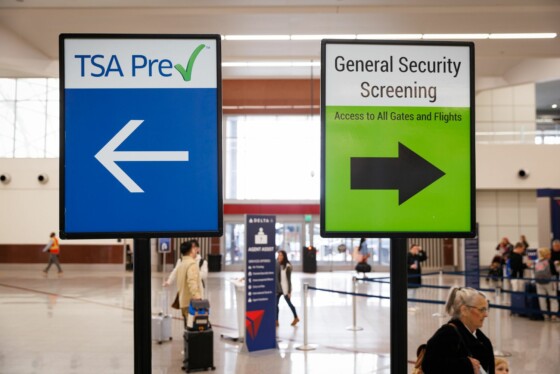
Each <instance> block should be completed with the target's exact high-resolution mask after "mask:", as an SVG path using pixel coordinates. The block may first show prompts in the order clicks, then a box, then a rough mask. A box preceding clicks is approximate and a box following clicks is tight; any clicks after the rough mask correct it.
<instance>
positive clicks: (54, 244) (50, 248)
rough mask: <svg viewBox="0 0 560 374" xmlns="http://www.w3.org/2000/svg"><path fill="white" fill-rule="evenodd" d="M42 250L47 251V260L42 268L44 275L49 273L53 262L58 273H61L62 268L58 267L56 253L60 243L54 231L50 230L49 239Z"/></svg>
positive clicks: (58, 252) (58, 250)
mask: <svg viewBox="0 0 560 374" xmlns="http://www.w3.org/2000/svg"><path fill="white" fill-rule="evenodd" d="M43 252H49V262H48V263H47V267H46V268H45V270H43V273H45V276H46V275H47V274H48V273H49V269H50V268H51V265H52V264H55V265H56V267H57V268H58V275H59V276H60V275H62V268H61V267H60V261H59V260H58V255H59V254H60V244H59V242H58V238H57V237H56V234H55V233H54V232H51V235H50V240H49V242H48V243H47V245H46V246H45V248H43Z"/></svg>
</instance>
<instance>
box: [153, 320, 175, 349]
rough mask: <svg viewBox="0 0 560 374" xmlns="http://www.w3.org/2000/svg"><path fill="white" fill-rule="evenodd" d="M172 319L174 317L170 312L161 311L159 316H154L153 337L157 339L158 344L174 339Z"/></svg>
mask: <svg viewBox="0 0 560 374" xmlns="http://www.w3.org/2000/svg"><path fill="white" fill-rule="evenodd" d="M172 321H173V319H172V318H171V316H170V315H169V314H163V313H160V314H158V315H157V316H152V339H153V340H156V341H157V342H158V344H161V343H163V342H164V341H167V340H173V337H172V336H171V325H172V323H171V322H172Z"/></svg>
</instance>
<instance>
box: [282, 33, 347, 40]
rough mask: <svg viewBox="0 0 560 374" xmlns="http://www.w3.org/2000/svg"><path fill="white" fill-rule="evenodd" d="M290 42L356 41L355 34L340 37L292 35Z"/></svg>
mask: <svg viewBox="0 0 560 374" xmlns="http://www.w3.org/2000/svg"><path fill="white" fill-rule="evenodd" d="M291 39H292V40H321V39H356V34H341V35H292V36H291Z"/></svg>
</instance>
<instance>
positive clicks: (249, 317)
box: [245, 310, 264, 340]
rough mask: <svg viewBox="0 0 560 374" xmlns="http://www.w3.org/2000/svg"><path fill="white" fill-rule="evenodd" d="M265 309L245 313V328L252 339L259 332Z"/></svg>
mask: <svg viewBox="0 0 560 374" xmlns="http://www.w3.org/2000/svg"><path fill="white" fill-rule="evenodd" d="M263 316H264V310H253V311H250V312H246V313H245V328H246V330H247V332H248V333H249V336H250V337H251V339H252V340H255V338H256V337H257V335H258V334H259V328H260V327H261V322H262V319H263Z"/></svg>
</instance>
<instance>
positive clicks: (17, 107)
mask: <svg viewBox="0 0 560 374" xmlns="http://www.w3.org/2000/svg"><path fill="white" fill-rule="evenodd" d="M58 89H59V80H58V79H56V78H48V79H47V78H29V79H27V78H26V79H0V157H58V156H59V131H60V130H59V126H60V125H59V121H60V120H59V118H60V114H59V104H60V100H59V91H58Z"/></svg>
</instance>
